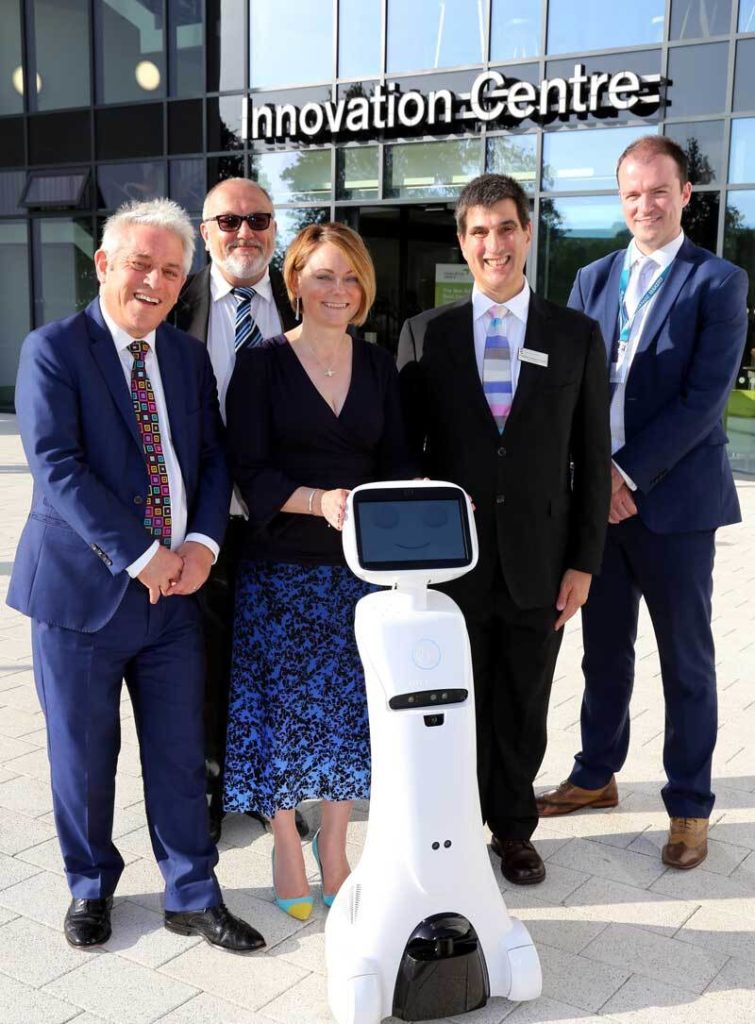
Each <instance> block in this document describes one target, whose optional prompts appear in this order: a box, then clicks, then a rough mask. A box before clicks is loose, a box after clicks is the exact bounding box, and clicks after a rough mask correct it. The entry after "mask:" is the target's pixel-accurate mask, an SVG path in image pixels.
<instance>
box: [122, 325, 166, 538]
mask: <svg viewBox="0 0 755 1024" xmlns="http://www.w3.org/2000/svg"><path fill="white" fill-rule="evenodd" d="M128 350H129V352H130V353H131V354H132V356H133V357H134V365H133V366H132V368H131V400H132V402H133V403H134V412H135V413H136V422H137V423H138V424H139V433H140V434H141V438H142V447H143V449H144V458H145V460H146V463H147V475H148V477H149V490H148V491H147V500H146V501H145V503H144V527H145V529H146V530H147V531H148V532H149V533H151V534H152V536H153V537H154V538H155V539H156V540H159V541H160V543H161V544H164V545H165V546H166V547H170V527H171V514H170V489H169V488H168V471H167V469H166V468H165V456H164V454H163V445H162V441H161V439H160V422H159V420H158V417H157V405H156V404H155V393H154V391H153V390H152V383H151V381H150V379H149V377H148V376H147V367H146V364H145V357H146V355H147V352H148V351H149V345H148V344H147V342H146V341H132V342H131V344H130V345H129V347H128Z"/></svg>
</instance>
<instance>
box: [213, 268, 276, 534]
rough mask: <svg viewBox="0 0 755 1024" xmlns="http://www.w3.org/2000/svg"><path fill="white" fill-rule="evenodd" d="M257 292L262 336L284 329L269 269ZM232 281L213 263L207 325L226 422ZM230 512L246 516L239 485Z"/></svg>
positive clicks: (232, 360)
mask: <svg viewBox="0 0 755 1024" xmlns="http://www.w3.org/2000/svg"><path fill="white" fill-rule="evenodd" d="M252 287H253V288H254V290H255V292H256V293H257V294H256V295H254V296H252V302H251V306H250V310H251V314H252V319H253V320H254V321H255V323H256V324H257V326H258V327H259V329H260V330H261V331H262V337H263V338H273V337H275V335H276V334H280V333H281V330H282V326H281V319H280V316H279V314H278V307H277V306H276V305H275V299H274V298H273V286H272V285H271V284H270V269H269V267H265V273H264V274H263V276H262V277H261V278H260V280H259V281H258V282H257V283H256V284H255V285H253V286H252ZM232 289H233V285H232V284H229V283H228V281H226V279H225V278H224V277H223V274H222V273H221V271H220V270H219V269H218V268H217V266H216V265H215V264H214V263H212V264H210V299H211V300H212V302H211V305H210V322H209V324H208V325H207V351H208V352H209V354H210V362H211V363H212V369H213V371H214V373H215V380H216V381H217V384H218V401H219V402H220V415H221V416H222V417H223V423H225V421H226V418H225V399H226V395H227V394H228V385H229V384H230V382H231V375H232V373H233V368H234V366H235V365H236V309H237V307H238V298H237V297H236V296H235V295H233V294H232ZM230 514H231V515H232V516H244V517H245V518H246V516H247V511H246V506H245V505H244V502H243V501H242V499H241V495H240V494H239V492H238V488H236V487H234V488H233V494H232V495H231V508H230Z"/></svg>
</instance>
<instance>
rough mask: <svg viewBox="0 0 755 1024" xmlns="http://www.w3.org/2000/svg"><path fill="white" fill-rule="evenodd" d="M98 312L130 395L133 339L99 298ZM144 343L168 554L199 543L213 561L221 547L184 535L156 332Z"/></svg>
mask: <svg viewBox="0 0 755 1024" xmlns="http://www.w3.org/2000/svg"><path fill="white" fill-rule="evenodd" d="M100 309H101V310H102V318H103V320H104V321H105V325H106V327H107V329H108V330H109V331H110V336H111V337H112V339H113V344H114V345H115V350H116V352H117V353H118V359H119V360H120V363H121V366H122V367H123V375H124V377H125V378H126V384H127V385H128V389H129V394H130V393H131V370H132V368H133V365H134V357H133V355H132V354H131V352H129V350H128V347H129V345H130V344H131V343H132V342H133V341H134V340H135V339H134V338H132V337H131V336H130V335H129V334H126V332H125V331H124V330H121V328H120V327H119V326H118V325H117V324H116V323H115V321H114V320H113V319H112V317H111V316H110V315H109V314H108V311H107V310H106V309H105V304H104V302H103V301H102V299H100ZM143 340H144V341H145V342H146V343H147V345H148V346H149V349H148V351H147V353H146V355H145V357H144V365H145V367H146V370H147V376H148V377H149V379H150V383H151V384H152V391H153V393H154V395H155V404H156V405H157V416H158V421H159V424H160V442H161V444H162V449H163V455H164V456H165V469H166V472H167V474H168V490H169V492H170V514H171V528H170V549H171V551H175V550H176V548H178V547H180V546H181V545H182V544H183V543H184V541H186V540H192V541H198V542H199V543H200V544H204V545H205V547H207V548H209V549H210V551H211V552H212V554H213V558H214V559H216V558H217V557H218V552H219V551H220V548H219V547H218V545H217V544H216V543H215V541H214V540H213V539H212V537H207V536H205V534H203V533H190V534H188V535H186V520H187V516H188V507H187V504H186V488H185V487H184V481H183V477H182V476H181V467H180V466H179V464H178V458H177V457H176V451H175V448H174V447H173V439H172V437H171V433H170V419H169V417H168V407H167V405H166V404H165V392H164V391H163V382H162V378H161V376H160V364H159V362H158V361H157V354H156V352H155V332H154V331H150V333H149V334H145V336H144V338H143ZM134 422H136V413H134ZM159 547H160V542H159V541H157V540H155V541H153V542H152V544H150V546H149V547H148V548H147V550H146V551H145V552H144V554H143V555H142V556H141V557H140V558H137V560H136V561H135V562H132V563H131V565H129V566H127V567H126V572H127V573H128V574H129V576H131V577H132V578H136V577H137V576H138V575H139V573H140V572H141V571H142V569H144V568H145V566H146V565H147V563H148V562H149V561H150V560H151V559H152V558H153V557H154V555H155V554H156V553H157V550H158V548H159Z"/></svg>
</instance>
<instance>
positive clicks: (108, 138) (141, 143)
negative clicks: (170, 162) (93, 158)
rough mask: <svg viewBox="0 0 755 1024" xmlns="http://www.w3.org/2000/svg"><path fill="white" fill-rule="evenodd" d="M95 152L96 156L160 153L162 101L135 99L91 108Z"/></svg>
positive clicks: (113, 158) (132, 155) (115, 158)
mask: <svg viewBox="0 0 755 1024" xmlns="http://www.w3.org/2000/svg"><path fill="white" fill-rule="evenodd" d="M95 129H96V138H97V142H96V146H95V148H96V152H97V158H98V159H99V160H124V159H128V158H129V157H140V156H162V154H163V106H162V103H139V104H135V105H134V106H127V107H110V108H109V109H104V110H98V111H96V112H95Z"/></svg>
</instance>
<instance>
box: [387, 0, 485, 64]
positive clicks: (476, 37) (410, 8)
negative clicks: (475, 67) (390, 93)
mask: <svg viewBox="0 0 755 1024" xmlns="http://www.w3.org/2000/svg"><path fill="white" fill-rule="evenodd" d="M486 9H487V3H483V2H482V0H413V2H412V3H406V2H405V0H398V2H396V0H393V2H390V0H389V3H388V71H389V72H396V71H420V70H423V69H424V68H449V67H453V66H454V65H456V64H481V63H482V61H483V60H484V59H485V53H484V46H485V19H486V14H485V11H486Z"/></svg>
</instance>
